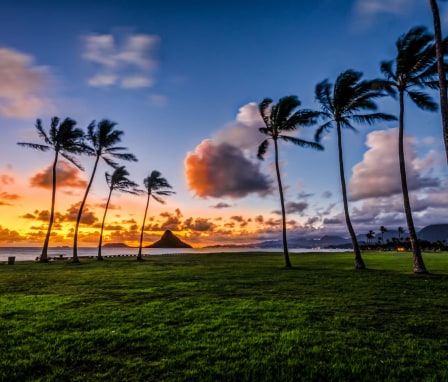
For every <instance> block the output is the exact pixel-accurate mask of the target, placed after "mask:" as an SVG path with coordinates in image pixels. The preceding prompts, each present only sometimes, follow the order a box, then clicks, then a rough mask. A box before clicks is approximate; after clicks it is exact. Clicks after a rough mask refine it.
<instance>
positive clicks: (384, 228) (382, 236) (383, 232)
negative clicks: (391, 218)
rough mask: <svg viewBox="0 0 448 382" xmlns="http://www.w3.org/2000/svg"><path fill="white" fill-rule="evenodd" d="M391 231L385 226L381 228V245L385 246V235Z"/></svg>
mask: <svg viewBox="0 0 448 382" xmlns="http://www.w3.org/2000/svg"><path fill="white" fill-rule="evenodd" d="M387 231H389V230H388V229H387V228H386V227H385V226H383V225H382V226H381V227H380V232H381V243H382V244H384V234H385V233H386V232H387Z"/></svg>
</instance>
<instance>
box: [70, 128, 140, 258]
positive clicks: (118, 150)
mask: <svg viewBox="0 0 448 382" xmlns="http://www.w3.org/2000/svg"><path fill="white" fill-rule="evenodd" d="M116 125H117V124H116V123H115V122H112V121H109V120H107V119H103V120H101V121H100V122H98V124H96V123H95V121H93V122H91V123H90V125H89V126H88V127H87V134H86V140H87V143H86V144H85V145H84V151H83V153H85V154H87V155H90V156H93V157H95V164H94V166H93V170H92V175H91V176H90V180H89V184H88V185H87V188H86V191H85V193H84V197H83V199H82V202H81V205H80V207H79V211H78V215H77V217H76V226H75V234H74V240H73V259H72V262H74V263H79V258H78V229H79V223H80V221H81V216H82V211H83V209H84V205H85V203H86V200H87V195H88V194H89V191H90V188H91V187H92V183H93V179H94V177H95V173H96V169H97V167H98V162H99V160H100V159H101V158H103V160H104V161H105V162H106V163H107V164H108V165H109V166H112V167H113V168H116V167H118V164H117V163H116V162H114V160H113V159H121V160H127V161H137V158H136V157H135V156H134V155H133V154H130V153H126V152H123V151H124V150H127V149H126V148H125V147H120V146H116V144H117V143H119V142H120V141H121V136H122V135H123V131H121V130H114V129H115V126H116Z"/></svg>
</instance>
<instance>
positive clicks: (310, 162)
mask: <svg viewBox="0 0 448 382" xmlns="http://www.w3.org/2000/svg"><path fill="white" fill-rule="evenodd" d="M2 4H3V5H2V12H1V15H0V36H2V37H1V40H0V49H1V51H0V52H1V54H0V83H1V84H2V88H3V90H0V128H1V129H2V140H1V142H0V149H1V152H0V176H1V177H2V178H1V179H3V180H2V183H1V184H0V195H2V197H3V202H2V203H1V204H0V209H1V210H2V216H4V218H3V219H2V220H1V221H0V225H1V227H2V229H1V233H0V244H2V243H10V244H11V243H12V244H20V243H23V242H25V241H26V242H33V240H36V242H38V240H39V232H42V231H44V229H45V220H44V218H42V216H43V215H44V214H42V212H44V211H46V210H48V209H49V202H50V193H49V189H48V184H47V183H45V181H44V180H43V179H44V178H45V177H43V176H41V177H40V178H39V176H37V175H39V174H41V175H42V174H45V171H46V170H47V169H48V166H49V165H50V163H51V159H52V156H51V155H50V154H43V153H37V152H32V151H30V150H27V149H24V148H21V147H18V146H16V144H15V143H16V142H17V141H29V142H31V141H34V142H35V141H37V136H36V132H35V130H34V127H33V125H34V121H35V119H36V118H41V119H43V121H44V126H46V127H47V126H48V125H49V120H50V118H51V116H53V115H57V116H59V117H61V118H64V117H71V118H73V119H75V120H76V121H78V124H79V126H80V127H85V126H87V125H88V123H89V122H90V121H91V120H100V119H102V118H109V119H111V120H113V121H116V122H117V123H118V128H119V129H121V130H123V131H124V132H125V135H124V139H123V145H124V146H126V147H128V148H129V150H130V151H132V152H133V153H134V154H135V155H136V156H137V157H138V158H139V162H137V163H135V164H129V165H128V168H129V170H130V172H131V177H132V178H133V179H134V180H135V181H137V182H139V183H142V180H143V178H144V177H145V176H147V175H148V174H149V172H150V171H151V170H153V169H158V170H159V171H161V172H162V174H163V175H164V176H165V177H166V178H167V179H168V181H169V182H170V183H171V184H172V185H173V187H174V190H175V191H176V195H175V196H173V197H172V198H170V200H167V204H165V205H163V206H159V205H157V206H156V205H153V206H151V208H152V210H150V214H151V213H152V215H153V221H152V223H151V224H152V226H148V229H147V231H148V235H149V236H148V237H149V238H151V237H154V238H155V237H156V236H157V235H158V234H159V233H160V232H158V230H163V229H165V228H170V229H173V230H175V231H178V232H180V233H181V235H183V236H184V237H186V238H188V239H189V240H190V241H191V242H193V243H194V244H197V245H201V244H208V243H212V242H239V243H241V242H252V241H254V240H258V239H264V238H275V237H276V236H277V235H278V230H279V228H280V226H279V215H278V213H276V212H277V211H278V209H279V201H278V197H277V193H276V192H275V183H274V184H273V186H274V191H273V192H272V193H266V192H265V191H266V190H265V189H262V188H263V187H262V188H261V189H257V184H259V183H257V182H259V181H260V179H262V180H263V179H264V180H266V181H269V179H271V180H272V179H273V167H272V156H271V157H269V156H268V157H267V159H266V160H265V161H264V162H263V163H260V162H259V161H257V160H256V159H255V158H254V156H255V153H256V147H257V145H258V144H259V143H260V142H261V141H262V140H263V137H262V136H259V135H257V134H258V133H257V127H258V126H261V125H260V121H259V120H258V119H257V113H256V104H257V103H259V102H260V101H261V100H262V99H263V98H265V97H270V98H272V99H273V100H275V101H276V100H278V98H280V97H282V96H285V95H290V94H295V95H297V96H298V97H299V98H300V100H301V101H302V106H303V107H305V108H318V105H317V104H316V102H315V100H314V87H315V85H316V83H318V82H319V81H322V80H323V79H325V78H329V79H330V81H333V80H334V79H335V78H336V76H337V75H338V74H339V73H341V72H342V71H344V70H346V69H348V68H353V69H356V70H359V71H362V72H364V74H365V77H366V78H373V77H377V76H379V75H380V72H379V63H380V62H381V61H382V60H389V59H393V57H394V54H395V41H396V39H397V38H398V37H399V36H400V35H401V34H403V33H405V32H406V31H407V30H408V29H409V28H411V27H412V26H415V25H426V26H428V28H429V29H430V30H432V19H431V12H430V8H429V4H427V2H426V1H421V0H371V1H368V0H353V1H329V0H317V1H313V2H305V1H286V0H279V1H276V2H272V1H264V0H261V1H225V2H224V1H214V2H212V1H188V2H185V1H128V2H122V1H95V2H87V1H78V2H67V1H59V2H56V1H50V0H47V1H39V2H33V1H21V2H17V1H9V0H6V1H4V2H3V3H2ZM441 13H442V16H443V22H444V24H445V25H446V24H447V23H448V17H447V15H448V10H447V9H446V6H445V5H444V4H443V3H441ZM434 96H435V97H436V99H437V93H434ZM380 105H381V110H382V111H386V112H389V113H394V114H396V113H397V112H398V105H397V103H396V102H395V101H394V100H392V99H384V100H382V101H381V102H380ZM407 110H408V113H407V117H406V131H407V133H408V135H409V137H408V138H407V153H408V154H407V155H408V157H409V163H410V165H409V166H410V167H409V172H410V174H411V179H410V183H411V188H412V198H413V203H414V205H415V209H416V212H415V218H416V225H417V226H418V227H423V226H425V225H427V224H430V223H441V222H446V219H445V217H446V216H447V213H448V208H447V207H446V206H447V205H448V198H447V196H446V185H447V183H446V182H447V179H448V176H447V167H446V162H445V161H444V156H443V145H442V140H441V124H440V116H439V114H438V113H428V112H422V111H418V110H416V108H415V107H413V106H412V105H410V104H408V108H407ZM395 127H396V123H382V124H378V125H375V126H373V127H360V128H359V133H357V134H353V133H352V132H348V131H347V132H345V133H346V134H345V135H344V147H345V164H346V166H345V167H346V177H347V180H348V184H349V190H350V192H351V199H352V200H351V209H352V212H353V218H354V223H355V228H356V230H357V231H358V233H359V234H361V233H363V232H367V231H368V230H369V229H373V230H377V231H378V229H379V226H380V225H385V226H387V227H389V228H390V229H396V228H397V227H398V226H399V225H402V226H405V220H404V215H403V213H402V203H401V199H400V198H401V196H400V192H399V183H398V179H397V172H396V168H395V167H394V163H395V155H396V152H395V145H394V144H393V143H391V142H393V141H394V139H395V137H396V129H394V128H395ZM314 131H315V128H314V127H311V128H306V129H304V130H303V131H301V132H300V134H301V136H302V137H304V138H312V136H313V134H314ZM333 133H334V132H332V133H330V134H329V135H328V136H326V138H325V139H324V141H323V144H324V145H325V151H324V152H313V151H311V150H306V149H301V148H296V147H291V146H288V145H284V146H282V147H281V161H282V163H281V164H282V171H283V175H284V182H285V185H286V198H287V201H288V202H289V211H290V213H289V214H288V219H289V220H290V224H289V231H290V235H300V234H314V235H317V236H319V235H323V234H326V233H339V234H342V235H346V234H345V226H344V224H343V218H342V203H341V194H340V184H339V175H338V167H337V154H336V141H335V136H334V135H333ZM82 161H83V163H84V164H85V167H86V170H87V171H86V172H85V173H78V172H76V171H74V170H73V169H71V168H70V167H67V166H65V167H64V165H62V166H63V168H62V169H61V171H62V172H64V171H65V175H66V177H65V178H64V179H66V180H65V182H67V183H66V184H62V183H63V182H62V181H61V188H62V190H63V191H64V192H63V194H64V195H63V196H61V197H60V198H59V199H58V203H59V204H58V205H57V208H58V210H59V211H60V213H61V214H62V215H64V216H67V217H66V218H64V219H65V220H64V219H62V218H61V222H60V228H59V229H60V232H59V233H58V232H56V234H55V235H57V237H56V236H55V238H56V239H55V240H56V241H59V242H63V243H68V242H69V241H70V224H71V220H70V218H69V217H68V216H71V215H70V213H69V212H68V211H71V210H73V209H74V206H76V203H78V202H79V200H80V198H81V197H82V193H83V187H84V183H83V181H85V180H86V179H88V176H89V175H90V171H89V170H90V169H91V165H92V163H91V162H89V158H84V159H82ZM241 169H245V174H249V175H251V177H249V178H248V179H245V180H244V179H240V178H241V174H239V172H238V170H241ZM63 170H64V171H63ZM106 170H107V168H106V167H105V166H103V167H102V168H101V169H100V173H99V174H98V177H97V179H96V181H95V184H94V188H93V190H92V194H91V196H89V200H88V202H89V206H90V210H88V211H90V214H91V218H92V219H91V221H90V223H89V222H87V221H86V224H85V226H84V231H83V232H84V234H85V236H84V240H85V243H86V244H87V245H93V243H94V242H95V240H96V239H95V238H96V234H97V226H95V224H97V221H98V219H99V218H100V217H101V214H102V210H101V203H104V198H105V194H106V186H105V182H104V171H106ZM207 172H208V174H211V175H210V176H209V177H208V178H207V176H204V174H207ZM240 172H241V171H240ZM381 174H386V175H385V176H383V178H381ZM36 176H37V178H36ZM32 179H34V181H33V180H32ZM36 179H37V180H36ZM39 179H41V180H40V181H39ZM68 180H71V182H68ZM73 180H77V181H76V182H75V181H73ZM245 181H246V182H245ZM262 183H263V182H261V183H260V184H262ZM397 185H398V186H397ZM265 186H266V185H265ZM397 187H398V188H397ZM115 204H116V209H115V210H114V211H113V213H111V214H110V223H111V226H110V230H109V231H107V232H108V235H109V236H108V238H109V239H110V240H111V241H112V240H124V241H132V240H133V238H134V236H135V224H137V225H139V224H141V222H140V219H141V218H142V215H143V211H142V209H143V207H144V201H143V200H141V199H138V198H137V199H135V198H134V199H129V197H128V196H120V195H117V196H116V199H115ZM215 207H221V208H215ZM95 219H96V220H95ZM95 222H96V223H95ZM89 224H90V226H89ZM151 235H153V236H151Z"/></svg>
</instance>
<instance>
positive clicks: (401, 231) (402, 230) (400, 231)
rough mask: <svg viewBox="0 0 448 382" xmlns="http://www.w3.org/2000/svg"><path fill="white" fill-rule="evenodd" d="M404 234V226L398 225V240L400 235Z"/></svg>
mask: <svg viewBox="0 0 448 382" xmlns="http://www.w3.org/2000/svg"><path fill="white" fill-rule="evenodd" d="M403 234H404V228H403V227H401V226H400V227H398V240H400V241H401V235H403Z"/></svg>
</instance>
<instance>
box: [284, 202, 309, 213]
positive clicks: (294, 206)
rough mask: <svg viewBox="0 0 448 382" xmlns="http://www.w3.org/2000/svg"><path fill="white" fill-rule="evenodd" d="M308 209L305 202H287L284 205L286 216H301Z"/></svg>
mask: <svg viewBox="0 0 448 382" xmlns="http://www.w3.org/2000/svg"><path fill="white" fill-rule="evenodd" d="M307 208H308V203H306V202H287V203H286V213H288V214H296V213H298V214H302V213H303V211H305V210H306V209H307Z"/></svg>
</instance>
